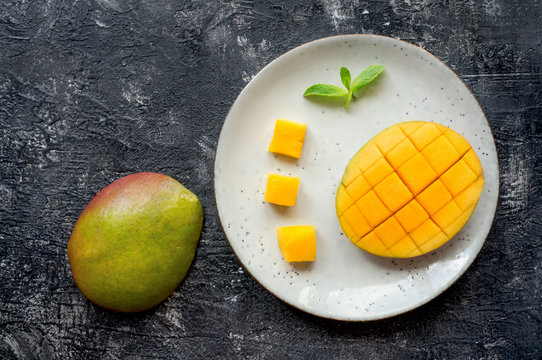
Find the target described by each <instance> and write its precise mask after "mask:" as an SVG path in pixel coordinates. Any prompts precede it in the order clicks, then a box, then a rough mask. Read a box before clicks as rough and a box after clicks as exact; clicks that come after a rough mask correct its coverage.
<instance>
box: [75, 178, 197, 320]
mask: <svg viewBox="0 0 542 360" xmlns="http://www.w3.org/2000/svg"><path fill="white" fill-rule="evenodd" d="M202 223H203V211H202V206H201V203H200V201H199V199H198V198H197V196H196V195H194V194H193V193H192V192H190V191H189V190H188V189H186V188H185V187H184V186H183V185H181V183H179V182H178V181H176V180H174V179H172V178H171V177H169V176H166V175H161V174H156V173H150V172H145V173H138V174H132V175H128V176H125V177H123V178H121V179H119V180H117V181H115V182H113V183H111V184H109V185H108V186H106V187H105V188H104V189H103V190H101V191H100V192H99V193H98V194H97V195H96V196H95V197H94V198H93V199H92V200H91V201H90V203H89V204H88V205H87V207H86V208H85V209H84V210H83V212H82V213H81V215H80V217H79V219H78V220H77V223H76V224H75V227H74V229H73V231H72V234H71V237H70V240H69V242H68V258H69V260H70V266H71V269H72V274H73V278H74V280H75V282H76V284H77V286H78V287H79V289H80V290H81V292H82V293H83V294H84V295H85V296H86V297H87V298H88V299H89V300H90V301H92V302H93V303H95V304H97V305H99V306H102V307H104V308H106V309H109V310H114V311H120V312H137V311H143V310H146V309H149V308H152V307H153V306H155V305H157V304H159V303H160V302H161V301H162V300H164V299H165V298H166V297H167V296H168V295H169V294H170V293H171V292H172V291H173V290H174V289H175V288H176V287H177V286H178V285H179V283H180V282H181V281H182V279H183V278H184V276H185V275H186V273H187V271H188V269H189V267H190V265H191V263H192V260H193V258H194V254H195V251H196V245H197V242H198V239H199V237H200V234H201V228H202Z"/></svg>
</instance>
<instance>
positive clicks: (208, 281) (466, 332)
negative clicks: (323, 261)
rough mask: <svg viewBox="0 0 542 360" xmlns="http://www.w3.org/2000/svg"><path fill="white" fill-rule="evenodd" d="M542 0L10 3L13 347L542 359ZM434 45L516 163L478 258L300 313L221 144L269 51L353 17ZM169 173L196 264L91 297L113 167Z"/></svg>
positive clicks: (8, 297)
mask: <svg viewBox="0 0 542 360" xmlns="http://www.w3.org/2000/svg"><path fill="white" fill-rule="evenodd" d="M541 14H542V5H541V3H540V1H538V0H531V1H520V0H481V1H477V0H455V1H454V0H450V1H448V0H445V1H430V0H423V1H422V0H404V1H403V0H390V1H371V2H369V1H362V0H359V1H358V0H351V1H337V0H321V1H308V0H297V1H278V0H264V1H249V0H246V1H242V0H238V1H220V2H219V1H203V0H201V1H195V0H194V1H166V0H153V1H150V0H148V1H128V0H127V1H120V0H79V1H77V0H75V1H73V0H70V1H62V0H48V1H30V0H26V1H24V0H4V1H2V2H1V3H0V358H8V359H11V358H16V359H27V358H37V359H52V358H62V359H67V358H73V359H80V358H81V359H82V358H98V359H126V358H187V359H188V358H189V359H192V358H206V357H222V358H253V359H260V358H261V359H268V358H279V359H282V358H322V359H328V358H344V359H348V358H375V359H395V358H398V359H401V358H422V359H423V358H428V359H429V358H461V359H466V358H474V359H479V358H480V359H481V358H484V359H510V358H518V359H536V358H541V357H542V345H541V343H542V330H541V329H542V324H541V320H542V317H541V277H542V269H541V265H542V261H541V260H542V256H541V254H542V252H541V238H542V222H541V221H542V220H541V218H540V214H541V213H542V202H541V200H540V198H541V197H542V177H541V175H542V155H541V153H542V99H541V90H542V73H541V67H542V32H541V28H540V24H541V23H542V16H541ZM365 32H367V33H376V34H382V35H390V36H394V37H398V38H401V39H403V40H406V41H410V42H413V43H414V44H417V45H420V46H422V47H424V48H426V49H427V50H429V51H431V52H433V53H434V54H435V55H437V56H438V57H440V58H441V59H442V60H444V61H445V62H446V63H447V64H449V65H450V66H451V67H452V68H453V69H454V70H455V71H456V72H457V73H458V74H459V75H460V76H461V77H462V78H463V79H464V80H465V81H466V82H467V84H468V85H469V86H470V87H471V89H472V90H473V92H474V94H475V95H476V96H477V98H478V99H479V101H480V103H481V105H482V108H483V109H484V110H485V111H486V114H487V116H488V119H489V122H490V125H491V127H492V129H493V132H494V136H495V139H496V141H497V147H498V152H499V160H500V166H501V195H500V201H499V208H498V213H497V216H496V220H495V223H494V226H493V229H492V231H491V233H490V235H489V238H488V240H487V242H486V244H485V246H484V247H483V249H482V251H481V253H480V255H479V257H478V259H477V260H476V261H475V262H474V264H473V266H472V267H471V268H470V269H469V270H468V271H467V272H466V274H465V275H464V276H463V277H462V278H461V279H460V280H459V281H458V282H457V283H456V284H455V285H453V286H452V287H451V288H450V289H449V290H447V291H446V292H445V293H444V294H442V295H441V296H439V297H438V298H437V299H435V300H434V301H431V302H430V303H429V304H427V305H425V306H423V307H421V308H419V309H417V310H415V311H412V312H410V313H408V314H405V315H402V316H399V317H396V318H392V319H388V320H384V321H378V322H372V323H341V322H336V321H329V320H323V319H319V318H315V317H313V316H311V315H307V314H305V313H302V312H300V311H297V310H295V309H293V308H291V307H289V306H287V305H285V304H283V303H281V302H280V301H279V300H277V299H276V298H274V297H273V296H272V295H271V294H269V293H268V292H267V291H266V290H264V289H263V288H262V287H260V286H259V285H258V284H257V283H256V282H255V281H254V280H253V279H252V278H251V277H250V276H249V275H247V274H246V273H245V272H244V271H243V270H242V268H241V265H240V264H239V263H238V261H237V260H236V258H235V256H234V255H233V253H232V251H231V249H230V247H229V246H228V244H227V242H226V240H225V238H224V234H223V232H222V230H221V228H220V225H219V222H218V219H217V214H216V208H215V205H214V197H213V191H212V169H213V156H214V149H215V145H216V141H217V139H218V135H219V132H220V128H221V125H222V122H223V120H224V117H225V115H226V113H227V111H228V109H229V107H230V105H231V103H232V102H233V101H234V99H235V97H236V96H237V94H238V93H239V92H240V91H241V89H242V88H243V87H244V85H245V84H246V83H247V82H248V81H249V80H250V78H251V77H252V76H254V75H255V74H256V73H257V72H258V71H259V70H260V69H261V68H262V67H263V66H264V65H265V64H266V63H268V62H269V61H271V60H272V59H274V58H275V57H277V56H279V55H280V54H281V53H283V52H285V51H287V50H289V49H291V48H292V47H295V46H297V45H300V44H302V43H304V42H307V41H310V40H313V39H316V38H320V37H324V36H329V35H334V34H342V33H365ZM139 171H156V172H162V173H165V174H168V175H170V176H173V177H174V178H176V179H178V180H180V181H181V182H183V183H184V184H185V185H186V186H187V187H188V188H190V189H191V190H193V191H194V192H195V193H196V194H198V195H199V197H200V198H201V200H202V203H203V205H204V207H205V224H204V231H203V234H202V238H201V240H200V244H199V248H198V251H197V255H196V260H195V262H194V264H193V266H192V269H191V270H190V272H189V274H188V276H187V278H186V279H185V281H184V282H183V283H182V284H181V286H180V287H179V288H178V289H177V290H176V291H175V293H174V294H173V295H172V296H170V297H169V298H168V300H167V301H166V302H164V303H163V304H161V305H159V306H158V307H157V308H155V309H153V310H150V311H148V312H145V313H142V314H136V315H122V314H115V313H111V312H108V311H105V310H102V309H100V308H97V307H96V306H93V305H91V304H90V303H89V302H88V301H87V300H86V299H85V298H84V297H83V295H81V293H79V291H78V290H77V288H76V287H75V285H74V283H73V281H72V278H71V274H70V269H69V264H68V261H67V256H66V244H67V241H68V238H69V234H70V231H71V228H72V226H73V224H74V223H75V221H76V219H77V217H78V215H79V213H80V211H81V210H82V209H83V208H84V206H85V205H86V203H87V202H88V201H89V200H90V199H91V198H92V196H93V195H94V194H95V193H96V192H97V191H99V190H100V189H101V188H102V187H104V186H105V185H106V184H108V183H110V182H111V181H113V180H115V179H117V178H119V177H121V176H123V175H126V174H129V173H133V172H139Z"/></svg>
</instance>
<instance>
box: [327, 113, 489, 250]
mask: <svg viewBox="0 0 542 360" xmlns="http://www.w3.org/2000/svg"><path fill="white" fill-rule="evenodd" d="M483 187H484V174H483V170H482V165H481V164H480V161H479V159H478V157H477V156H476V153H475V152H474V150H473V149H472V147H471V146H470V145H469V143H468V142H467V141H466V140H465V139H464V138H463V137H462V136H461V135H459V134H457V133H456V132H454V131H453V130H451V129H448V128H446V127H444V126H442V125H439V124H435V123H430V122H424V121H410V122H404V123H399V124H397V125H394V126H391V127H389V128H388V129H386V130H384V131H383V132H381V133H380V134H378V135H377V136H376V137H374V138H373V139H372V140H370V141H369V142H368V143H367V144H366V145H365V146H363V147H362V148H361V149H360V150H359V151H358V152H357V153H356V154H355V155H354V156H353V157H352V159H351V160H350V162H349V163H348V165H347V167H346V170H345V173H344V176H343V178H342V181H341V184H340V185H339V188H338V190H337V197H336V210H337V216H338V217H339V222H340V224H341V227H342V229H343V231H344V234H345V235H346V236H347V237H348V238H350V240H351V241H352V242H353V243H354V244H356V245H357V246H358V247H360V248H361V249H364V250H365V251H367V252H370V253H372V254H375V255H379V256H387V257H400V258H408V257H413V256H418V255H422V254H425V253H427V252H430V251H433V250H435V249H436V248H438V247H440V246H442V245H443V244H444V243H446V242H447V241H448V240H450V239H451V238H452V237H453V236H454V235H455V234H457V233H458V232H459V231H460V230H461V229H462V228H463V226H464V225H465V224H466V223H467V221H468V220H469V218H470V216H471V215H472V213H473V211H474V209H475V207H476V204H477V203H478V199H479V198H480V195H481V193H482V189H483Z"/></svg>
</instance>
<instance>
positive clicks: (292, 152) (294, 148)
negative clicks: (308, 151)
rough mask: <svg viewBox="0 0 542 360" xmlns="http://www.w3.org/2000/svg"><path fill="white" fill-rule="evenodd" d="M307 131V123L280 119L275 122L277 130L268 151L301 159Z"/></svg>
mask: <svg viewBox="0 0 542 360" xmlns="http://www.w3.org/2000/svg"><path fill="white" fill-rule="evenodd" d="M306 131H307V125H306V124H303V123H300V122H296V121H291V120H286V119H278V120H277V121H276V123H275V131H274V133H273V139H271V144H270V145H269V150H268V151H270V152H273V153H276V154H282V155H286V156H290V157H293V158H296V159H299V157H300V156H301V151H302V150H303V143H304V141H305V133H306Z"/></svg>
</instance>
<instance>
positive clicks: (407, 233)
mask: <svg viewBox="0 0 542 360" xmlns="http://www.w3.org/2000/svg"><path fill="white" fill-rule="evenodd" d="M458 161H459V160H458ZM471 170H472V169H471ZM473 173H475V171H473ZM478 178H479V177H476V178H475V180H474V181H473V182H472V183H470V184H468V185H467V186H466V187H464V188H463V189H462V191H465V190H467V189H468V188H469V187H470V186H472V185H473V184H474V182H476V181H477V180H478ZM447 190H448V189H447ZM449 196H450V198H451V199H450V200H449V201H448V202H447V203H445V204H443V205H442V206H441V207H439V208H438V209H436V210H435V211H434V212H433V213H432V214H428V213H427V211H426V209H425V208H423V207H422V209H423V210H424V212H425V213H426V215H427V217H428V218H429V219H431V222H432V223H433V224H434V225H435V226H436V227H438V228H439V230H440V231H441V232H439V233H437V234H435V236H433V237H432V238H429V239H427V240H426V241H424V242H423V243H420V244H418V243H417V242H416V241H415V240H414V239H412V238H411V237H410V236H409V234H410V233H412V232H413V231H415V230H416V229H413V230H411V231H410V232H407V231H406V229H404V227H403V225H402V223H401V222H400V221H397V223H398V224H399V225H400V226H401V228H402V230H403V231H404V236H403V237H401V238H399V239H398V240H397V241H396V242H394V243H393V244H391V245H389V246H387V245H386V244H385V243H384V242H383V241H382V240H381V239H380V237H379V236H378V234H377V233H376V232H373V231H372V230H371V231H370V232H369V233H371V232H373V234H374V235H375V236H376V237H377V238H379V239H380V241H381V243H382V245H383V246H384V247H385V248H386V250H388V251H390V249H391V248H392V247H394V246H395V245H397V244H398V243H399V242H401V241H403V240H404V238H405V237H408V239H409V240H410V241H411V242H412V243H413V244H414V245H415V246H416V248H417V249H414V250H419V251H420V254H422V253H423V251H422V250H421V249H420V246H423V245H424V244H426V243H427V242H429V241H432V240H434V239H435V238H437V237H438V236H440V235H441V233H442V234H444V235H445V236H447V237H449V235H448V233H447V231H446V230H443V229H442V228H441V227H440V225H439V224H438V223H437V222H436V220H435V218H434V216H433V215H434V214H436V213H437V212H439V211H440V210H441V209H442V208H444V207H445V206H447V205H448V204H450V203H451V202H454V203H455V200H454V198H453V197H452V195H451V194H449ZM411 201H412V200H411ZM406 205H408V203H407V204H406ZM406 205H405V206H406ZM455 205H456V206H457V207H458V208H460V207H459V206H458V205H457V203H456V204H455ZM468 211H469V210H468V209H467V210H465V211H462V213H461V214H459V215H458V216H457V217H456V218H454V219H452V220H451V221H449V222H448V223H447V225H446V226H449V225H450V224H452V223H454V222H455V221H456V220H457V219H459V217H461V216H463V215H464V214H465V213H467V212H468ZM360 213H361V212H360ZM362 216H363V214H362ZM392 216H393V217H395V216H394V214H392V215H391V216H390V217H388V218H387V219H385V220H383V221H382V223H383V222H385V221H386V220H388V219H389V218H391V217H392ZM395 220H397V218H396V217H395ZM344 221H346V222H347V223H348V224H349V225H350V223H349V221H348V220H347V219H346V218H344ZM426 221H427V220H424V221H422V222H421V223H420V225H418V227H419V226H423V224H425V222H426ZM350 226H351V225H350ZM351 227H352V226H351ZM375 228H376V227H375ZM364 235H365V236H367V235H368V233H367V234H364ZM361 238H363V236H362V237H360V238H359V239H358V240H357V241H359V240H360V239H361ZM357 241H356V242H357ZM414 250H413V251H411V253H412V252H414Z"/></svg>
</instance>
